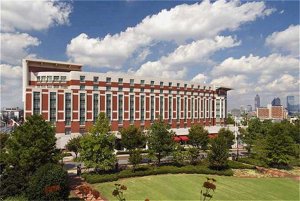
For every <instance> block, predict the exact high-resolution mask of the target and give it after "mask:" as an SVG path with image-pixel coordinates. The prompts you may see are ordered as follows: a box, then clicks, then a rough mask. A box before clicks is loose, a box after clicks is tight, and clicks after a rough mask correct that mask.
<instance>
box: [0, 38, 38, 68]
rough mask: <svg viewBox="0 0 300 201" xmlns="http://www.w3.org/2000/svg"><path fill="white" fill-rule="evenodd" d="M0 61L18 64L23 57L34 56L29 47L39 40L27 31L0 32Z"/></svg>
mask: <svg viewBox="0 0 300 201" xmlns="http://www.w3.org/2000/svg"><path fill="white" fill-rule="evenodd" d="M0 36H1V62H5V63H9V64H20V63H21V59H22V58H24V57H35V55H34V54H30V53H29V51H28V50H29V48H30V47H34V46H38V45H39V44H40V43H41V42H40V41H39V40H38V39H37V38H35V37H32V36H30V35H28V34H27V33H1V34H0Z"/></svg>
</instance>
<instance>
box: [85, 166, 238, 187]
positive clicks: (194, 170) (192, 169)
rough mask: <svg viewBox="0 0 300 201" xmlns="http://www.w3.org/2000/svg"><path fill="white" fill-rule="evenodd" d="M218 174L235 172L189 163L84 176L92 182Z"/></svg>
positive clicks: (226, 174)
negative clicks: (157, 176)
mask: <svg viewBox="0 0 300 201" xmlns="http://www.w3.org/2000/svg"><path fill="white" fill-rule="evenodd" d="M180 173H184V174H216V175H224V176H232V175H233V172H232V170H231V169H227V170H222V171H218V170H212V169H209V168H208V167H207V166H204V165H197V166H193V165H189V166H183V167H176V166H160V167H157V168H154V167H151V166H143V167H142V168H140V169H136V171H135V172H132V171H131V170H130V169H127V170H123V171H121V172H119V173H116V174H106V175H100V174H84V175H83V178H84V179H85V180H86V181H87V182H88V183H91V184H94V183H102V182H111V181H116V180H118V179H121V178H130V177H141V176H149V175H160V174H180Z"/></svg>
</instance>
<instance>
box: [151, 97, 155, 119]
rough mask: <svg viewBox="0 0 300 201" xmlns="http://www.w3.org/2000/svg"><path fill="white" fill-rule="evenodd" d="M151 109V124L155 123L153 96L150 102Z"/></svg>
mask: <svg viewBox="0 0 300 201" xmlns="http://www.w3.org/2000/svg"><path fill="white" fill-rule="evenodd" d="M150 104H151V105H150V107H151V115H150V118H151V122H153V121H154V96H151V100H150Z"/></svg>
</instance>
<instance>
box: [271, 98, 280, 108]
mask: <svg viewBox="0 0 300 201" xmlns="http://www.w3.org/2000/svg"><path fill="white" fill-rule="evenodd" d="M280 105H281V101H280V98H279V97H277V98H274V99H273V100H272V106H280Z"/></svg>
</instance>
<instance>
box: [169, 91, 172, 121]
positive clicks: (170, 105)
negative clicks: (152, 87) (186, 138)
mask: <svg viewBox="0 0 300 201" xmlns="http://www.w3.org/2000/svg"><path fill="white" fill-rule="evenodd" d="M171 122H172V97H171V96H170V97H169V123H171Z"/></svg>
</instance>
